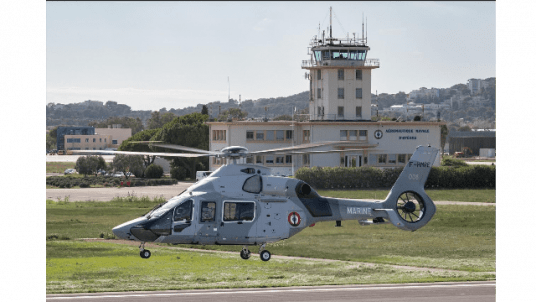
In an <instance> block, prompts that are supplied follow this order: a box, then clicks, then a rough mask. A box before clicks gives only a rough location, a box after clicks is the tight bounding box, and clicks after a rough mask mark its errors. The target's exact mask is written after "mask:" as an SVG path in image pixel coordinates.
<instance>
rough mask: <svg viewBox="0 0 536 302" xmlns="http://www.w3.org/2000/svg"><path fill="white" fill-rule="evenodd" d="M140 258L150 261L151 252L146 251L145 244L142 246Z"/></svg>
mask: <svg viewBox="0 0 536 302" xmlns="http://www.w3.org/2000/svg"><path fill="white" fill-rule="evenodd" d="M140 257H142V258H143V259H148V258H149V257H151V251H149V250H146V249H145V242H142V243H141V244H140Z"/></svg>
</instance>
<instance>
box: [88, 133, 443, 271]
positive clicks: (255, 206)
mask: <svg viewBox="0 0 536 302" xmlns="http://www.w3.org/2000/svg"><path fill="white" fill-rule="evenodd" d="M338 143H340V142H338ZM323 145H325V144H323ZM155 146H158V147H163V148H169V149H178V150H182V151H189V152H197V153H151V152H127V151H116V152H115V153H124V154H139V155H160V156H182V157H198V156H218V157H224V158H230V159H231V160H232V163H231V164H228V165H224V166H222V167H220V168H219V169H217V170H216V171H214V172H213V173H212V174H210V176H209V177H207V178H204V179H202V180H200V181H198V182H197V183H195V184H194V185H192V186H190V187H189V188H188V189H187V190H186V191H184V192H182V193H181V194H179V195H178V196H175V197H173V198H171V199H170V200H168V201H167V202H165V203H162V204H159V205H157V206H156V207H154V208H153V209H152V210H151V211H149V212H148V213H147V214H145V215H143V216H141V217H139V218H136V219H134V220H131V221H128V222H125V223H123V224H121V225H118V226H116V227H114V228H113V230H112V231H113V233H114V234H115V236H116V237H118V238H121V239H127V240H134V241H139V242H141V244H140V256H141V257H142V258H145V259H146V258H149V257H150V256H151V252H150V251H149V250H146V249H145V243H146V242H160V243H172V244H201V245H241V246H243V248H242V250H241V252H240V256H241V257H242V259H249V258H250V256H251V252H250V250H249V249H248V246H251V245H260V249H259V255H260V258H261V259H262V260H263V261H268V260H270V258H271V253H270V252H269V251H268V250H266V249H265V248H266V244H268V243H273V242H277V241H279V240H284V239H288V238H290V237H292V236H294V235H296V234H298V233H299V232H300V231H302V230H304V229H305V228H306V227H308V226H311V225H314V224H315V223H317V222H321V221H336V223H337V225H340V224H341V221H342V220H357V221H359V223H360V224H361V225H376V224H385V223H392V224H393V225H395V226H396V227H398V228H399V229H402V230H407V231H415V230H417V229H419V228H421V227H423V226H425V225H426V224H427V223H428V222H429V221H430V219H432V217H433V216H434V214H435V211H436V207H435V205H434V203H433V201H432V200H431V199H430V197H428V195H426V193H425V191H424V183H425V182H426V179H427V178H428V174H429V173H430V170H431V168H432V164H433V162H434V160H435V158H436V156H437V154H438V149H437V148H433V147H430V146H428V147H425V146H419V147H417V149H416V150H415V152H414V153H413V155H412V156H411V159H410V160H409V161H408V163H407V164H406V166H405V168H404V170H403V171H402V173H401V174H400V176H399V178H398V179H397V181H396V182H395V184H394V186H393V187H392V188H391V191H390V193H389V195H388V196H387V198H386V199H385V200H383V201H362V200H354V199H339V198H329V197H322V196H320V195H319V194H318V193H317V192H316V191H315V190H314V189H313V188H311V186H310V185H308V184H307V183H305V182H303V181H301V180H298V179H294V178H286V177H280V176H272V175H271V170H270V169H269V168H266V167H264V166H259V165H254V164H238V163H237V159H239V158H243V157H246V156H248V155H251V154H255V153H260V152H262V153H267V152H277V151H285V150H283V149H286V148H283V149H273V150H265V151H257V152H248V150H247V149H246V148H244V147H236V146H234V147H227V148H224V149H222V150H221V151H220V152H216V151H206V150H200V149H195V148H189V147H183V146H177V145H168V144H159V145H155ZM311 147H314V146H313V145H312V144H311V146H304V148H311ZM294 149H296V148H295V147H294ZM78 152H80V151H78ZM312 152H314V151H312ZM80 153H82V152H80Z"/></svg>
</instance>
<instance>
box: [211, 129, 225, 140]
mask: <svg viewBox="0 0 536 302" xmlns="http://www.w3.org/2000/svg"><path fill="white" fill-rule="evenodd" d="M226 132H227V130H212V140H213V141H224V140H226V137H225V136H226Z"/></svg>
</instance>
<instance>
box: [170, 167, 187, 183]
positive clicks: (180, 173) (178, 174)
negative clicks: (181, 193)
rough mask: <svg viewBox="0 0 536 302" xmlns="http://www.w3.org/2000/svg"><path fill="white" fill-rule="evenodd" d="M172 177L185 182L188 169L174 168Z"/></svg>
mask: <svg viewBox="0 0 536 302" xmlns="http://www.w3.org/2000/svg"><path fill="white" fill-rule="evenodd" d="M170 174H171V177H172V178H175V179H176V180H185V179H186V169H185V168H184V167H181V166H179V167H174V168H172V169H171V171H170Z"/></svg>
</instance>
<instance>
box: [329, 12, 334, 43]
mask: <svg viewBox="0 0 536 302" xmlns="http://www.w3.org/2000/svg"><path fill="white" fill-rule="evenodd" d="M331 34H332V30H331V6H330V7H329V40H330V41H333V40H332V38H333V37H332V36H331Z"/></svg>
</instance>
